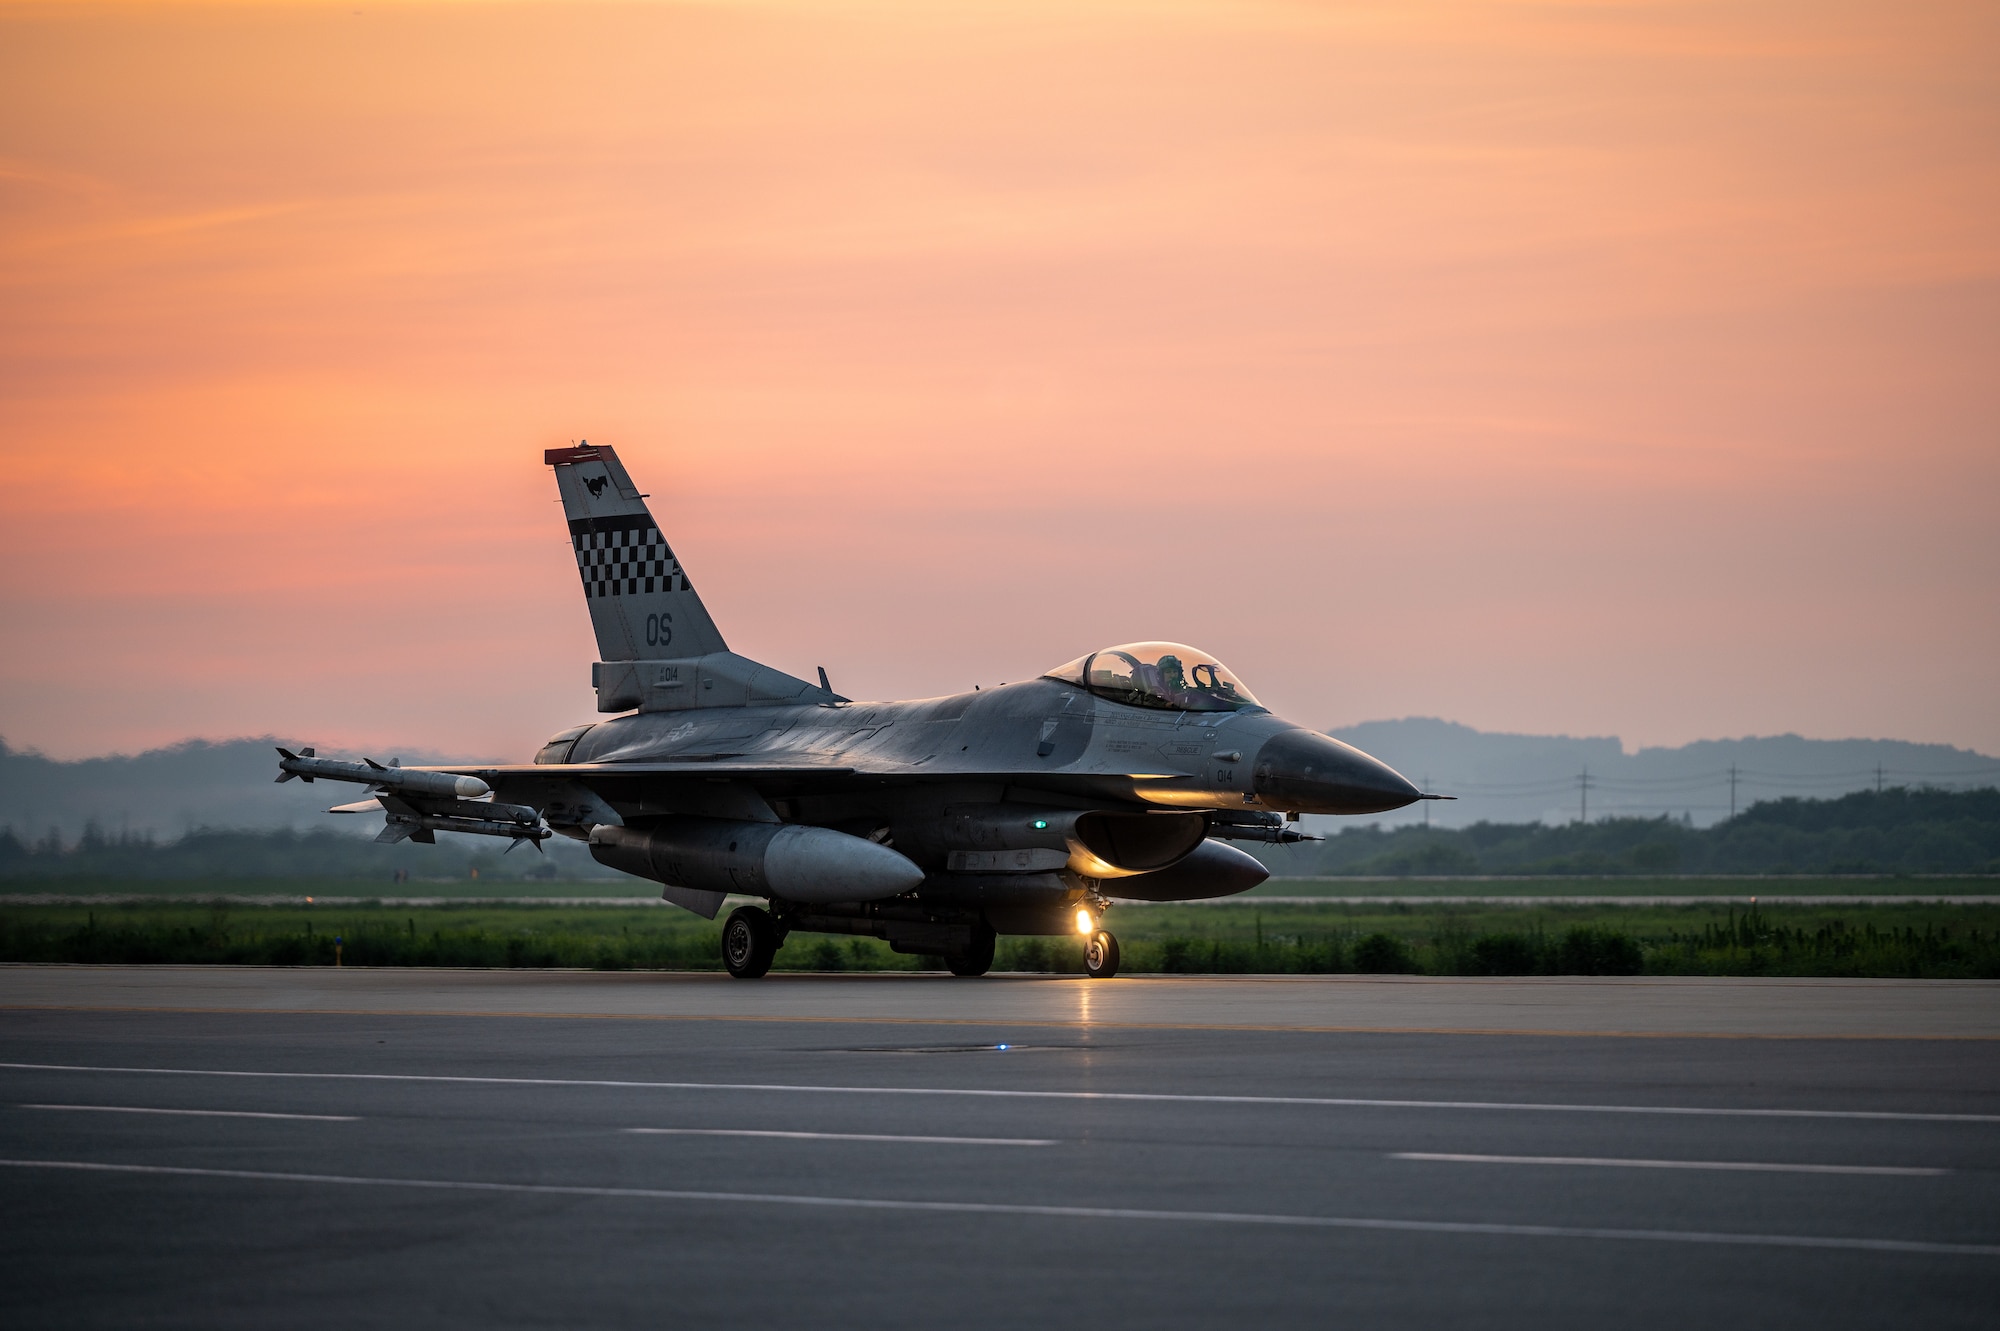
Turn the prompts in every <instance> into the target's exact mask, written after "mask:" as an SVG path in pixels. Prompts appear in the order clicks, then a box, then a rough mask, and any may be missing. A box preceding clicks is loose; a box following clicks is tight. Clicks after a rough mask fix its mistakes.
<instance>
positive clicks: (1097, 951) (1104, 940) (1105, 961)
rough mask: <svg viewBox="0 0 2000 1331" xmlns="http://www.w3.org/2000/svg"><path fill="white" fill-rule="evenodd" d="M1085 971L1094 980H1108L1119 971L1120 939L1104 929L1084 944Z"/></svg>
mask: <svg viewBox="0 0 2000 1331" xmlns="http://www.w3.org/2000/svg"><path fill="white" fill-rule="evenodd" d="M1083 973H1084V974H1085V975H1088V976H1089V977H1090V978H1091V979H1093V980H1108V979H1110V978H1111V977H1112V976H1114V975H1116V974H1117V973H1118V940H1117V939H1115V938H1113V937H1112V936H1111V935H1110V934H1109V933H1107V932H1106V931H1105V930H1103V929H1099V930H1098V931H1097V932H1096V933H1094V934H1092V935H1091V936H1090V938H1089V941H1087V942H1085V943H1084V945H1083Z"/></svg>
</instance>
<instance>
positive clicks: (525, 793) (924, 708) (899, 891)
mask: <svg viewBox="0 0 2000 1331" xmlns="http://www.w3.org/2000/svg"><path fill="white" fill-rule="evenodd" d="M544 461H545V462H546V464H547V465H548V466H550V467H552V468H553V469H554V471H555V477H556V488H557V490H558V491H559V492H560V494H561V496H562V505H563V512H564V515H565V516H566V517H567V519H568V521H569V534H570V543H571V546H572V547H573V548H574V551H575V555H576V566H577V571H578V573H579V575H580V576H581V579H582V583H583V594H584V598H585V601H586V603H587V604H588V605H589V608H590V619H591V625H592V627H593V628H594V629H595V630H596V634H597V655H598V658H599V659H598V660H597V662H596V663H595V664H594V665H592V666H591V682H592V684H593V685H594V686H595V688H596V690H597V710H598V711H599V712H602V713H611V714H613V715H610V716H609V717H608V719H605V720H600V721H596V722H593V723H591V724H588V725H580V726H577V727H575V728H573V729H570V730H565V731H563V732H562V733H561V734H559V735H556V736H555V737H554V738H552V739H550V740H549V741H548V743H546V744H544V745H543V746H542V749H541V751H540V752H539V753H537V754H536V755H535V759H534V761H533V762H532V763H523V764H519V765H509V766H498V767H491V766H463V767H423V768H415V767H412V768H404V767H383V766H381V765H379V764H376V763H373V762H372V761H369V762H363V763H349V762H341V761H337V760H333V759H327V758H321V757H319V756H317V754H315V753H314V751H313V750H311V749H307V750H304V751H303V752H302V753H298V754H294V753H291V752H289V751H287V750H284V749H280V750H279V751H278V752H279V754H280V760H279V768H280V773H281V774H280V775H279V777H278V780H280V781H289V780H292V779H294V778H295V777H296V778H303V779H305V780H308V781H311V780H314V779H316V778H317V779H322V780H336V781H353V782H358V783H361V784H364V785H367V786H370V787H371V788H372V789H373V791H374V795H373V797H372V798H370V799H367V800H363V801H361V802H359V803H357V804H349V805H344V806H340V807H339V808H338V809H336V810H335V811H336V812H361V811H372V810H376V809H379V810H381V811H382V812H383V813H384V814H385V815H386V823H385V826H384V828H383V830H382V833H381V835H380V837H378V840H384V841H396V840H402V839H404V838H409V839H412V840H418V841H431V840H434V839H435V834H436V833H437V832H439V831H451V832H465V833H473V834H477V835H490V836H499V837H506V838H509V839H510V840H512V841H514V842H516V843H518V842H520V841H523V840H525V841H530V842H533V843H535V844H536V845H537V846H538V847H539V844H540V842H541V841H542V840H543V839H545V838H547V837H549V836H550V835H561V836H566V837H572V838H575V839H576V840H578V841H581V842H584V843H586V844H587V845H588V846H589V847H590V854H591V855H592V857H594V858H595V859H596V860H597V861H598V862H599V863H601V864H605V865H608V866H610V867H611V868H613V869H617V870H620V871H621V872H624V873H628V874H633V875H636V876H638V877H640V878H646V879H651V880H653V881H655V882H658V883H659V884H661V896H662V898H663V899H664V900H666V901H669V902H672V903H673V904H675V905H677V906H682V907H685V908H686V909H688V910H690V911H693V912H694V913H695V914H697V915H700V916H702V917H703V918H704V919H710V920H712V919H714V918H715V917H716V915H717V913H718V912H719V911H720V909H721V907H722V905H723V902H724V899H725V898H726V897H728V896H730V895H732V894H733V895H737V896H747V897H752V898H757V899H761V900H762V901H764V902H765V903H767V904H765V905H741V906H738V907H737V908H736V909H735V910H734V911H732V912H731V913H730V915H729V917H728V919H727V920H726V921H725V923H724V924H723V927H722V938H721V946H722V960H723V963H724V965H725V966H726V967H727V969H728V971H729V973H730V974H731V975H734V976H737V977H738V978H741V979H755V978H757V977H760V976H762V975H763V974H765V972H766V971H768V970H769V969H770V967H771V963H772V960H773V958H774V957H775V956H776V954H777V952H778V950H779V949H780V948H781V947H783V946H784V944H785V941H786V940H787V939H788V938H789V937H790V936H791V935H793V934H796V933H823V934H858V935H862V936H866V937H871V938H879V939H882V940H884V941H885V942H887V943H888V945H889V946H890V947H891V948H893V949H895V950H896V951H898V952H906V953H915V954H919V955H924V956H930V957H937V958H942V960H943V963H944V965H945V966H946V967H947V968H948V969H949V970H950V971H951V973H952V974H954V975H961V976H978V975H983V974H985V973H986V972H987V971H988V970H989V969H990V968H991V967H992V964H993V951H994V942H995V938H996V936H997V935H999V934H1038V935H1045V936H1051V935H1075V936H1077V937H1078V938H1079V939H1080V941H1081V943H1082V947H1083V971H1084V973H1085V974H1086V975H1089V976H1093V977H1096V978H1100V979H1108V978H1110V977H1111V976H1113V975H1116V974H1117V973H1118V940H1117V939H1116V938H1115V937H1114V936H1113V935H1112V934H1111V932H1110V931H1109V930H1108V929H1106V928H1105V927H1104V919H1105V915H1106V912H1108V911H1109V910H1110V909H1111V908H1112V906H1113V904H1114V903H1115V902H1118V901H1192V900H1198V899H1201V898H1207V897H1221V896H1228V895H1230V894H1233V893H1237V892H1243V891H1247V890H1248V889H1250V888H1252V887H1255V886H1256V885H1257V884H1258V883H1261V882H1262V881H1264V879H1265V878H1266V877H1267V876H1268V875H1267V871H1266V870H1265V868H1264V866H1263V865H1261V864H1259V863H1258V862H1257V860H1256V859H1254V858H1253V857H1251V856H1250V855H1248V854H1245V853H1244V852H1243V851H1241V850H1238V849H1237V848H1236V847H1235V846H1233V845H1231V844H1230V843H1231V842H1236V841H1243V842H1267V843H1280V844H1282V843H1286V842H1293V841H1300V840H1306V839H1309V838H1307V837H1306V836H1305V835H1304V834H1302V833H1301V832H1300V831H1299V830H1298V829H1297V828H1296V827H1295V826H1293V824H1295V823H1296V822H1297V821H1298V817H1299V815H1300V814H1302V813H1313V814H1366V813H1379V812H1382V811H1385V810H1389V809H1397V808H1401V807H1403V806H1404V805H1406V804H1410V803H1412V802H1413V801H1416V800H1420V799H1436V798H1444V797H1442V796H1434V795H1427V794H1425V793H1423V792H1421V791H1419V790H1418V789H1417V788H1416V787H1415V786H1413V785H1411V784H1410V782H1408V781H1407V780H1405V779H1404V778H1403V777H1402V776H1400V775H1399V774H1397V773H1396V772H1395V771H1393V770H1391V769H1390V768H1389V767H1388V766H1386V765H1385V764H1383V763H1381V762H1378V761H1376V760H1375V759H1374V758H1371V757H1369V756H1368V755H1367V754H1365V753H1362V752H1361V751H1360V750H1358V749H1354V748H1351V747H1349V746H1348V745H1346V744H1342V743H1340V742H1339V741H1337V740H1334V739H1331V738H1329V737H1328V736H1326V735H1322V734H1319V733H1317V732H1315V731H1312V730H1308V729H1306V728H1305V727H1304V726H1300V725H1297V724H1294V723H1293V722H1290V721H1286V720H1284V719H1283V718H1281V717H1279V716H1276V715H1274V714H1273V713H1272V712H1271V711H1270V710H1269V709H1268V708H1266V707H1264V706H1263V704H1261V703H1259V702H1258V701H1257V698H1256V695H1255V694H1253V693H1252V692H1251V691H1250V689H1249V687H1248V686H1247V685H1246V684H1245V683H1244V682H1243V681H1242V680H1241V679H1239V678H1237V676H1236V675H1235V673H1234V672H1232V671H1231V670H1230V669H1229V668H1228V667H1227V666H1225V665H1224V664H1223V663H1222V662H1221V661H1219V660H1217V659H1216V658H1215V657H1213V656H1211V655H1209V654H1208V653H1207V652H1203V651H1199V650H1197V649H1195V648H1193V647H1188V646H1184V645H1182V644H1180V643H1173V642H1129V643H1122V644H1120V645H1118V646H1116V647H1106V648H1103V649H1102V650H1099V651H1092V652H1086V653H1085V654H1084V655H1082V656H1079V657H1077V658H1076V659H1075V660H1073V661H1069V662H1067V663H1065V664H1063V665H1059V666H1057V667H1055V668H1054V669H1052V670H1050V671H1048V672H1047V673H1046V674H1044V675H1042V676H1040V677H1039V678H1036V679H1032V680H1027V681H1023V682H1020V683H1014V684H1006V685H1002V686H1001V687H998V688H992V689H975V690H973V691H972V692H970V693H957V694H952V695H950V696H948V697H942V698H926V699H922V700H919V701H913V702H855V701H853V700H852V699H849V698H845V697H842V696H841V695H840V694H838V693H836V692H834V690H833V688H832V685H831V683H830V682H829V681H828V679H827V674H826V670H825V668H824V667H821V668H820V670H819V680H818V682H817V683H811V682H808V681H806V680H803V679H799V678H796V677H794V676H792V675H788V674H786V673H784V672H783V671H781V670H776V669H773V668H772V667H770V666H767V665H761V664H759V663H758V662H756V661H752V660H749V659H747V658H745V657H742V656H739V655H737V654H736V653H735V652H732V651H730V650H729V645H728V643H726V642H725V641H724V640H723V637H722V633H721V632H720V630H718V629H717V628H716V625H715V621H714V619H712V618H711V617H710V615H709V612H708V608H707V607H706V606H705V605H704V604H703V603H702V599H701V597H700V595H699V594H698V593H697V592H696V591H695V589H694V585H693V583H691V582H690V581H689V579H688V574H687V570H686V569H685V568H684V567H683V566H682V564H681V561H680V559H679V557H678V556H676V555H675V553H674V551H673V549H672V547H671V546H670V545H669V544H668V543H667V540H666V537H665V536H664V535H663V534H662V533H661V530H660V527H659V524H658V523H656V522H655V521H654V520H653V515H652V513H651V512H650V511H649V510H648V508H647V506H646V502H645V496H644V495H642V494H641V493H640V492H639V489H638V487H637V486H635V485H634V484H633V483H632V479H631V477H630V476H629V475H627V474H626V471H625V467H624V465H623V464H622V463H620V462H619V460H618V454H617V453H616V451H615V450H613V449H611V448H608V447H603V446H592V445H590V444H588V443H586V444H583V445H580V446H577V447H572V448H558V449H552V450H550V451H548V452H547V453H546V454H545V456H544ZM512 848H513V847H512V846H510V847H509V849H510V850H511V849H512Z"/></svg>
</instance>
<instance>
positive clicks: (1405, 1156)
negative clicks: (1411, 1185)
mask: <svg viewBox="0 0 2000 1331" xmlns="http://www.w3.org/2000/svg"><path fill="white" fill-rule="evenodd" d="M1389 1158H1390V1159H1391V1160H1441V1161H1444V1162H1445V1163H1447V1164H1465V1165H1603V1166H1609V1167H1611V1168H1615V1169H1725V1170H1744V1171H1748V1172H1751V1173H1762V1174H1892V1175H1899V1176H1902V1177H1906V1178H1936V1177H1937V1176H1939V1175H1940V1174H1949V1173H1951V1171H1950V1170H1949V1169H1926V1168H1921V1167H1918V1166H1914V1165H1911V1166H1905V1165H1781V1164H1765V1163H1762V1162H1758V1161H1750V1160H1621V1159H1616V1158H1599V1157H1597V1156H1588V1155H1449V1154H1446V1153H1444V1152H1441V1151H1392V1152H1391V1153H1390V1155H1389Z"/></svg>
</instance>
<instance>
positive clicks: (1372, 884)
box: [1245, 874, 2000, 902]
mask: <svg viewBox="0 0 2000 1331" xmlns="http://www.w3.org/2000/svg"><path fill="white" fill-rule="evenodd" d="M1245 895H1246V896H1248V897H1253V898H1254V897H1325V898H1327V899H1328V900H1339V899H1341V898H1354V897H1391V896H1393V897H1437V898H1450V897H1715V898H1718V899H1722V898H1733V899H1735V900H1738V901H1745V900H1748V899H1749V898H1751V897H1753V896H1754V897H1766V896H1776V897H1888V896H1908V897H1958V896H1990V897H1992V898H1993V899H1994V900H1995V901H1996V902H2000V877H1996V876H1993V875H1983V876H1943V875H1939V876H1936V877H1932V876H1928V875H1926V876H1921V877H1919V876H1914V875H1893V876H1892V875H1888V874H1880V875H1877V874H1858V875H1841V876H1838V877H1834V876H1828V875H1813V874H1796V875H1795V874H1784V875H1758V876H1745V877H1718V876H1694V875H1688V876H1676V877H1639V876H1636V875H1630V874H1619V875H1606V876H1602V877H1585V876H1582V875H1564V876H1561V877H1540V878H1514V877H1505V878H1499V877H1495V878H1479V877H1452V878H1272V879H1270V880H1269V881H1267V882H1265V883H1264V884H1263V885H1262V886H1260V887H1256V888H1253V889H1251V891H1249V892H1248V893H1246V894H1245Z"/></svg>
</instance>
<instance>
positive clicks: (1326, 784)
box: [1251, 730, 1423, 813]
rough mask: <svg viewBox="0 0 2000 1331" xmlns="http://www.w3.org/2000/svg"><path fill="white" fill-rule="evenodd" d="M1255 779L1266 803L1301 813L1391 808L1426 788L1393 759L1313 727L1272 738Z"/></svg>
mask: <svg viewBox="0 0 2000 1331" xmlns="http://www.w3.org/2000/svg"><path fill="white" fill-rule="evenodd" d="M1251 781H1252V788H1253V789H1254V790H1255V791H1256V793H1257V797H1258V798H1259V799H1261V800H1263V801H1264V803H1266V804H1269V805H1271V806H1273V807H1274V808H1279V809H1295V810H1297V811H1298V812H1300V813H1385V812H1387V811H1388V810H1390V809H1400V808H1402V807H1403V806H1404V805H1405V804H1414V803H1416V801H1417V798H1418V796H1420V795H1421V794H1422V793H1423V792H1421V791H1419V790H1418V789H1417V788H1416V787H1415V786H1413V785H1411V784H1410V783H1409V782H1408V781H1406V780H1404V779H1403V777H1402V775H1401V774H1400V773H1399V772H1397V771H1396V769H1395V768H1393V767H1391V766H1389V765H1388V764H1387V763H1382V762H1377V761H1376V760H1375V759H1373V758H1370V757H1369V756H1368V755H1367V754H1365V753H1363V752H1362V751H1361V750H1359V749H1356V748H1352V747H1350V746H1348V745H1346V744H1342V743H1341V742H1340V741H1339V740H1337V739H1332V738H1330V737H1328V736H1326V735H1321V734H1316V733H1314V732H1313V731H1310V730H1287V731H1284V732H1283V733H1281V734H1278V735H1275V736H1273V737H1272V738H1271V739H1269V740H1267V741H1266V742H1265V744H1264V747H1263V748H1262V749H1260V750H1258V752H1257V765H1256V766H1255V767H1254V768H1253V769H1252V774H1251Z"/></svg>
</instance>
